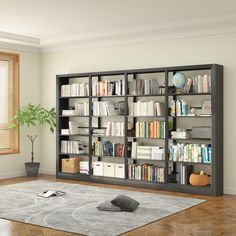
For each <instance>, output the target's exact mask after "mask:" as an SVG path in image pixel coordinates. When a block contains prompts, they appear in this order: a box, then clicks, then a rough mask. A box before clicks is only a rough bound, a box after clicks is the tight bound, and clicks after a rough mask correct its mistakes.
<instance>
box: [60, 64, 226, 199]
mask: <svg viewBox="0 0 236 236" xmlns="http://www.w3.org/2000/svg"><path fill="white" fill-rule="evenodd" d="M204 70H208V71H210V73H211V93H192V92H190V93H177V92H174V93H170V92H169V86H168V84H169V79H170V78H171V76H173V74H175V73H176V72H178V71H183V72H184V71H190V72H196V73H197V72H198V71H204ZM152 73H162V74H164V81H165V93H164V94H151V95H138V94H137V95H130V94H128V80H129V79H130V78H129V76H132V79H136V77H137V76H139V75H148V74H152ZM116 75H117V76H118V75H119V76H122V77H123V79H124V81H125V90H124V91H125V94H124V95H112V96H92V83H93V79H94V78H97V80H98V81H99V80H102V77H103V76H116ZM75 78H76V79H78V78H87V81H88V83H89V96H81V97H80V96H76V97H75V96H74V97H62V96H61V86H62V85H67V84H70V80H71V79H75ZM56 96H57V98H56V101H57V104H56V105H57V133H56V176H57V178H62V179H72V180H81V181H91V182H96V183H103V184H116V185H121V186H133V187H142V188H151V189H158V190H167V191H175V192H185V193H194V194H203V195H213V196H217V195H222V194H223V66H222V65H218V64H205V65H189V66H173V67H163V68H147V69H133V70H119V71H104V72H88V73H75V74H62V75H57V91H56ZM179 96H189V97H192V96H193V97H194V96H197V97H199V96H204V97H209V99H211V110H212V112H211V116H170V114H169V109H168V107H169V106H168V104H169V99H170V98H173V99H177V98H178V97H179ZM148 97H152V98H155V97H157V98H158V97H160V99H161V98H162V99H164V100H163V102H164V103H165V114H164V116H162V117H158V116H155V117H154V116H129V114H128V102H129V101H132V102H136V101H137V99H138V98H144V99H145V98H148ZM104 98H118V99H119V98H120V99H122V101H124V102H125V114H124V116H111V117H110V119H112V118H117V117H118V118H121V119H122V121H124V127H125V130H124V131H125V132H124V136H112V137H111V136H110V137H108V136H97V135H96V136H95V135H92V130H93V129H94V128H95V129H96V128H103V127H102V126H101V123H102V122H101V121H102V119H103V117H102V116H93V115H92V102H93V101H103V99H104ZM71 99H78V100H79V99H87V100H86V101H88V102H89V115H88V116H62V113H61V112H62V110H68V109H69V107H70V100H71ZM71 117H74V118H73V119H80V118H81V119H84V120H86V122H87V125H86V127H80V128H87V129H88V132H89V135H83V134H74V135H62V134H60V132H61V129H68V122H69V121H70V118H71ZM105 117H106V118H109V116H105ZM138 118H142V120H144V119H146V118H147V119H156V120H158V119H161V121H165V124H166V125H165V138H143V137H129V133H128V131H127V129H128V121H130V120H132V122H133V124H135V122H136V121H137V119H138ZM188 118H191V119H189V120H190V121H191V120H192V119H198V120H200V121H201V122H203V123H204V121H205V120H207V121H210V123H211V129H212V133H211V139H204V138H202V139H201V138H199V139H191V138H190V139H174V138H171V137H169V121H170V120H172V121H173V127H174V130H175V129H176V127H177V124H178V122H179V120H181V121H182V122H184V121H185V120H184V119H188ZM93 120H96V122H97V125H96V127H94V124H93ZM80 122H81V120H80ZM77 136H78V137H80V136H81V137H85V138H86V137H87V139H88V145H89V152H88V154H87V155H86V154H69V153H61V140H70V138H72V137H73V138H76V137H77ZM95 138H97V139H98V140H102V139H103V138H104V139H112V140H114V139H117V140H118V142H119V140H120V139H122V140H123V141H124V157H122V158H119V157H117V158H116V157H110V156H94V155H93V153H92V143H93V139H95ZM139 139H140V140H142V141H143V140H145V139H146V140H151V141H152V142H155V139H156V140H157V141H158V142H162V143H163V146H164V156H165V160H150V159H147V160H144V159H140V160H138V159H132V158H128V157H127V152H128V142H129V141H132V140H134V141H135V140H139ZM73 140H74V139H73ZM153 140H154V141H153ZM194 141H198V143H199V142H201V141H202V144H204V143H209V144H211V147H212V162H211V163H203V162H200V163H197V162H185V161H172V160H169V142H174V143H188V142H190V143H193V142H194ZM70 156H81V157H84V158H85V159H86V160H88V161H89V175H86V174H80V173H76V174H70V173H63V172H62V170H61V160H62V158H69V157H70ZM94 158H98V161H101V160H102V159H103V158H106V159H109V158H110V160H111V161H112V160H113V159H118V160H122V161H124V164H125V178H124V179H121V178H114V177H105V176H104V177H103V176H101V177H100V176H94V175H93V169H92V162H93V159H94ZM129 160H132V161H133V163H134V164H135V163H136V162H137V161H146V162H151V163H153V162H155V163H156V162H160V163H163V164H164V167H165V173H164V179H165V181H164V182H161V183H160V182H149V181H141V180H137V179H129V178H128V165H129ZM181 163H184V164H189V165H193V166H195V165H197V166H199V165H203V166H209V167H210V169H211V173H210V176H211V184H209V185H208V186H203V187H197V186H192V185H188V184H184V185H183V184H179V183H171V182H169V181H168V176H169V174H170V172H169V167H170V166H171V167H172V168H176V165H178V164H181Z"/></svg>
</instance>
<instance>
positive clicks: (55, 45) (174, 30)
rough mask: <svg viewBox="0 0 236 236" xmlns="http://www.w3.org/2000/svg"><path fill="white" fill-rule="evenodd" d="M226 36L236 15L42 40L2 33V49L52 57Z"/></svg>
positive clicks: (235, 26)
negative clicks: (62, 52)
mask: <svg viewBox="0 0 236 236" xmlns="http://www.w3.org/2000/svg"><path fill="white" fill-rule="evenodd" d="M226 33H236V12H231V13H230V14H222V15H214V16H207V17H199V18H191V19H190V18H188V19H183V20H178V21H171V22H165V23H153V24H148V25H140V26H137V27H129V28H122V29H115V30H109V31H99V32H93V33H86V34H76V35H67V36H58V37H49V38H42V39H37V38H32V37H27V36H22V35H17V34H10V33H5V32H1V31H0V47H1V48H5V49H8V50H17V51H27V52H34V53H49V52H60V51H68V50H78V49H86V48H96V47H105V46H115V45H124V44H134V43H145V42H151V41H158V40H173V39H180V38H189V37H199V36H210V35H217V34H226Z"/></svg>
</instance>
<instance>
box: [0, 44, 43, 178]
mask: <svg viewBox="0 0 236 236" xmlns="http://www.w3.org/2000/svg"><path fill="white" fill-rule="evenodd" d="M0 51H5V52H6V51H8V52H13V53H19V54H20V105H26V104H28V103H32V104H39V103H40V54H38V53H31V52H23V51H15V50H14V51H9V49H5V48H0ZM28 133H29V134H36V133H38V134H39V130H34V129H31V130H27V129H26V128H21V130H20V153H19V154H14V155H0V178H8V177H15V176H24V175H25V168H24V163H25V162H27V161H30V155H31V145H30V142H29V141H28V139H27V138H26V134H28ZM39 149H40V139H38V140H37V142H36V144H35V157H36V161H37V160H39Z"/></svg>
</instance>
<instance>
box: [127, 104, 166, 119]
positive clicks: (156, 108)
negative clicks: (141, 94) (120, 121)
mask: <svg viewBox="0 0 236 236" xmlns="http://www.w3.org/2000/svg"><path fill="white" fill-rule="evenodd" d="M164 112H165V111H164V103H163V102H154V101H148V102H141V101H138V102H130V103H129V115H130V116H164Z"/></svg>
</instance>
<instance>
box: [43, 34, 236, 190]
mask: <svg viewBox="0 0 236 236" xmlns="http://www.w3.org/2000/svg"><path fill="white" fill-rule="evenodd" d="M235 42H236V34H225V35H216V36H208V37H199V38H185V39H174V40H168V41H156V42H149V43H142V44H141V43H140V44H133V45H131V44H130V45H123V46H112V47H103V48H96V49H95V48H93V49H84V50H73V51H66V52H60V53H59V52H58V53H48V54H43V55H42V57H41V66H42V67H41V73H42V81H41V103H42V104H43V105H46V106H55V104H56V94H55V93H56V92H55V91H56V88H55V85H56V74H61V73H72V72H88V71H101V70H118V69H132V68H148V67H161V66H172V65H173V66H174V65H191V64H204V63H218V64H222V65H224V189H225V192H227V193H234V194H236V171H235V166H236V158H235V156H234V155H235V148H234V147H235V139H234V134H235V133H236V126H235V125H234V123H235V119H234V118H235V115H236V113H235V109H234V106H235V97H234V95H235V87H236V61H235V55H236V47H235ZM55 159H56V147H55V135H54V136H53V135H51V134H50V133H49V132H48V131H47V130H45V129H42V130H41V165H42V169H41V170H42V171H43V172H46V173H55Z"/></svg>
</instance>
